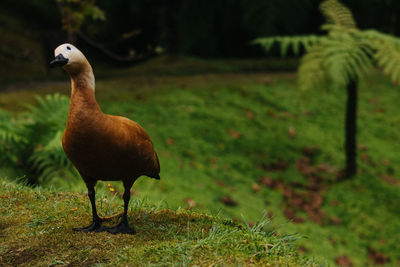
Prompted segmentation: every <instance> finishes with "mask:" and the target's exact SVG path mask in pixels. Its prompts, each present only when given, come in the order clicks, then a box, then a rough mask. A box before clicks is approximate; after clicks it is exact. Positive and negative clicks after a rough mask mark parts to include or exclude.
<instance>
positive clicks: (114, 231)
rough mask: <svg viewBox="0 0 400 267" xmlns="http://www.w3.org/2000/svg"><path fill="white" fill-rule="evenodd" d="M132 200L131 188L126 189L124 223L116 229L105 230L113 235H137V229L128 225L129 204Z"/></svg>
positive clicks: (115, 227)
mask: <svg viewBox="0 0 400 267" xmlns="http://www.w3.org/2000/svg"><path fill="white" fill-rule="evenodd" d="M130 198H131V192H130V188H125V192H124V215H123V216H122V221H121V222H120V223H119V224H118V225H117V226H114V227H111V228H106V229H105V230H106V231H107V232H109V233H112V234H135V233H136V231H135V229H133V228H131V227H130V226H129V224H128V204H129V200H130Z"/></svg>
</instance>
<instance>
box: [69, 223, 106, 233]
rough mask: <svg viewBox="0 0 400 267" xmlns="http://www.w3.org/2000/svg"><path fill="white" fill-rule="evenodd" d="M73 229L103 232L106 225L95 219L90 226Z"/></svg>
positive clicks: (86, 231)
mask: <svg viewBox="0 0 400 267" xmlns="http://www.w3.org/2000/svg"><path fill="white" fill-rule="evenodd" d="M72 230H74V231H80V232H85V233H89V232H103V231H105V227H103V226H102V225H101V220H98V221H93V222H92V223H91V224H90V225H89V226H86V227H83V228H73V229H72Z"/></svg>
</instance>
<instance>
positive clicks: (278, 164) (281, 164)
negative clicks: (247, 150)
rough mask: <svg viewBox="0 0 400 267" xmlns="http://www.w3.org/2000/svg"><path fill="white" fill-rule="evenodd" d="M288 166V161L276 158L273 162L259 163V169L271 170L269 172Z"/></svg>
mask: <svg viewBox="0 0 400 267" xmlns="http://www.w3.org/2000/svg"><path fill="white" fill-rule="evenodd" d="M287 167H288V163H287V162H285V161H283V160H278V161H276V162H273V163H269V164H267V163H264V164H262V165H261V169H263V170H266V171H271V172H276V171H284V170H286V169H287Z"/></svg>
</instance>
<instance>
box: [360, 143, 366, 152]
mask: <svg viewBox="0 0 400 267" xmlns="http://www.w3.org/2000/svg"><path fill="white" fill-rule="evenodd" d="M358 150H360V151H367V150H368V148H367V146H366V145H362V144H359V145H358Z"/></svg>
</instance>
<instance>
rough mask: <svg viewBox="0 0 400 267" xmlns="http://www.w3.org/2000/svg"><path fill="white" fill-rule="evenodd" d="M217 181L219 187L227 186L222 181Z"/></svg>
mask: <svg viewBox="0 0 400 267" xmlns="http://www.w3.org/2000/svg"><path fill="white" fill-rule="evenodd" d="M215 183H216V184H217V185H218V186H219V187H224V186H225V184H224V183H223V182H222V181H220V180H216V181H215Z"/></svg>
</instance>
